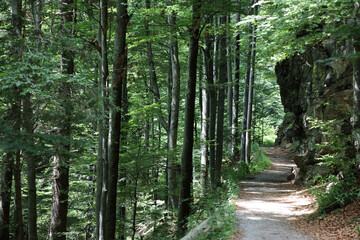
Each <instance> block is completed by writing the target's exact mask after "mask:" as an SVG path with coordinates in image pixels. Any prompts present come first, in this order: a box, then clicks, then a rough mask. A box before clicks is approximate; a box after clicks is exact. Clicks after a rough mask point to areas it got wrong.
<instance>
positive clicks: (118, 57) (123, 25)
mask: <svg viewBox="0 0 360 240" xmlns="http://www.w3.org/2000/svg"><path fill="white" fill-rule="evenodd" d="M127 7H128V2H127V0H118V1H117V2H116V8H117V13H116V25H115V41H114V68H113V69H114V72H113V76H112V86H111V87H112V89H111V90H112V95H113V106H114V107H113V109H112V112H111V124H110V125H111V128H110V146H109V166H108V174H109V175H108V191H107V192H108V194H107V201H106V218H105V221H106V223H105V224H106V229H105V240H113V239H115V229H116V208H117V207H116V198H117V182H118V170H119V153H120V133H121V125H120V124H121V119H122V117H121V102H122V83H123V82H124V81H125V79H126V78H127V49H126V31H127V24H128V22H129V16H128V13H127Z"/></svg>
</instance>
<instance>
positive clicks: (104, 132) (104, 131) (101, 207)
mask: <svg viewBox="0 0 360 240" xmlns="http://www.w3.org/2000/svg"><path fill="white" fill-rule="evenodd" d="M99 9H100V11H99V20H100V21H99V34H98V35H99V36H98V40H99V44H100V47H101V52H100V54H101V62H100V74H99V89H100V95H101V101H102V102H101V106H102V108H101V113H100V115H101V119H102V120H100V121H99V146H98V149H99V151H98V163H97V168H96V169H97V171H96V174H97V189H96V191H97V193H96V227H97V231H96V234H97V239H99V240H103V239H104V234H105V216H106V198H107V188H108V186H107V178H108V174H107V169H108V136H109V130H108V126H109V122H108V119H107V117H106V116H107V115H108V104H107V98H108V94H107V89H108V78H109V63H108V46H107V32H108V1H107V0H99Z"/></svg>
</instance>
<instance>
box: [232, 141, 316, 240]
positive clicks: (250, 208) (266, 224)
mask: <svg viewBox="0 0 360 240" xmlns="http://www.w3.org/2000/svg"><path fill="white" fill-rule="evenodd" d="M264 150H265V151H267V152H268V154H269V157H270V159H271V161H272V162H273V166H272V167H271V168H270V169H268V170H265V171H263V172H261V173H258V174H256V175H254V176H252V177H250V178H248V179H246V180H245V181H244V182H242V183H241V187H242V190H241V192H240V193H239V198H238V199H236V200H235V202H236V207H237V212H236V216H237V218H239V229H240V231H239V234H237V235H236V236H233V237H232V238H231V239H243V240H245V239H246V240H260V239H267V240H282V239H291V240H298V239H302V240H310V239H312V238H310V237H307V236H305V235H303V234H300V233H298V232H296V231H295V230H294V228H292V227H291V226H290V225H289V224H288V223H289V221H291V220H294V219H295V218H297V217H301V216H302V215H304V214H308V213H309V212H310V211H311V210H310V209H311V207H310V206H311V200H310V199H309V198H306V197H304V196H303V195H300V194H299V192H300V191H299V190H297V189H296V187H295V186H294V185H293V184H291V183H289V182H288V181H287V176H288V175H289V174H290V169H291V167H293V166H295V164H294V163H293V161H292V160H291V155H289V154H288V153H287V151H286V150H283V149H280V148H273V147H271V148H264Z"/></svg>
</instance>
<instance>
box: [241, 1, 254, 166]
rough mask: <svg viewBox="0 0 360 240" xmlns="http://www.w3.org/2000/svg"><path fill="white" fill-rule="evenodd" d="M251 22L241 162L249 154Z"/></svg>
mask: <svg viewBox="0 0 360 240" xmlns="http://www.w3.org/2000/svg"><path fill="white" fill-rule="evenodd" d="M253 4H254V0H250V6H252V5H253ZM249 14H250V15H252V14H253V8H251V10H250V13H249ZM253 40H254V39H253V24H252V23H249V45H248V46H249V47H248V49H249V50H248V55H247V66H246V76H245V85H244V100H243V120H242V133H241V150H240V159H241V161H243V162H246V163H248V160H249V158H250V156H249V145H250V144H251V143H249V137H250V133H249V131H250V128H248V127H249V126H251V123H249V122H248V121H249V120H250V119H251V116H248V114H249V112H252V111H251V109H249V106H250V105H251V104H252V102H250V101H252V99H250V98H249V97H250V96H249V95H250V94H251V93H252V89H251V88H250V85H251V81H252V80H251V78H252V63H253V61H252V59H253V51H252V48H253ZM249 102H250V103H249Z"/></svg>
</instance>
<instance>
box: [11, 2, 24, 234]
mask: <svg viewBox="0 0 360 240" xmlns="http://www.w3.org/2000/svg"><path fill="white" fill-rule="evenodd" d="M22 7H23V5H22V1H21V0H14V1H12V2H11V20H12V22H11V24H12V32H11V34H12V37H13V40H14V43H13V44H12V47H13V52H14V56H13V57H14V58H15V59H18V60H22V59H23V40H24V35H23V34H24V32H23V31H22V30H23V26H24V11H23V9H22ZM12 101H13V102H12V103H11V106H10V108H11V112H12V114H11V115H12V120H13V122H14V127H13V130H14V132H19V131H20V128H21V101H20V90H19V89H18V88H17V87H15V88H14V99H13V100H12ZM13 170H14V182H15V197H14V200H15V201H14V202H15V206H14V220H15V222H14V224H15V230H14V239H16V240H22V239H24V223H23V215H22V212H23V208H22V196H21V152H20V151H17V152H16V154H15V164H14V168H13Z"/></svg>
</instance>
